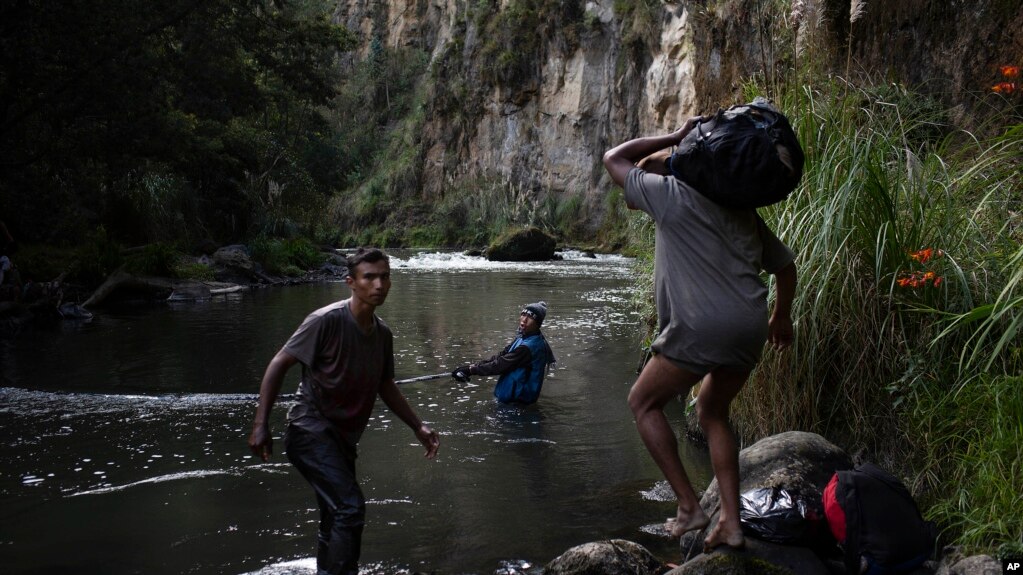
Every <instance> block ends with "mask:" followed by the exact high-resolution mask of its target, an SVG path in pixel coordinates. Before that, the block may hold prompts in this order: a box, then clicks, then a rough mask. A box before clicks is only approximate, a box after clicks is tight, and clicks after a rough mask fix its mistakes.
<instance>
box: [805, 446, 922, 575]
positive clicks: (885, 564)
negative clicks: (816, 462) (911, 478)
mask: <svg viewBox="0 0 1023 575" xmlns="http://www.w3.org/2000/svg"><path fill="white" fill-rule="evenodd" d="M824 514H825V516H826V517H827V520H828V524H829V526H830V527H831V531H832V533H833V534H834V535H835V539H837V540H838V542H839V544H841V545H842V546H843V548H844V550H845V567H846V572H847V573H849V574H850V575H857V574H860V573H867V574H869V575H886V574H893V573H907V572H909V571H912V570H913V569H915V568H917V567H919V566H920V565H921V564H922V563H923V562H924V561H926V560H927V559H929V558H930V557H931V555H932V554H933V553H934V546H935V541H936V540H937V530H936V529H935V526H934V523H932V522H930V521H924V519H923V517H922V516H921V515H920V510H919V509H918V508H917V506H916V502H915V501H913V496H912V495H910V493H909V490H908V489H906V486H905V485H903V484H902V482H901V481H899V480H898V479H897V478H896V477H895V476H893V475H891V474H890V473H888V472H886V471H884V470H882V469H880V468H879V467H877V466H875V465H873V464H871V463H863V464H861V465H858V466H856V468H855V469H849V470H846V471H839V472H837V473H836V474H835V475H834V476H833V477H832V478H831V482H830V483H828V486H827V487H826V488H825V489H824Z"/></svg>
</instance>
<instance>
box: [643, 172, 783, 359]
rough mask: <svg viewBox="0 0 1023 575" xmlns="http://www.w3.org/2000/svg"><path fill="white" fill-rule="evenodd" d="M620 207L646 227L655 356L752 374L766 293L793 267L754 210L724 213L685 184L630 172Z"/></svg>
mask: <svg viewBox="0 0 1023 575" xmlns="http://www.w3.org/2000/svg"><path fill="white" fill-rule="evenodd" d="M625 200H626V202H627V203H628V204H629V207H630V208H635V209H640V210H642V211H644V212H646V213H648V214H650V216H651V217H652V218H653V219H654V222H655V223H656V235H655V245H654V287H655V298H656V304H657V316H658V323H659V328H660V330H659V333H658V336H657V339H656V340H655V341H654V343H653V344H652V345H651V349H653V350H654V351H655V352H657V353H663V354H664V355H666V356H667V357H670V358H673V359H676V360H679V361H682V362H685V363H688V364H691V365H695V366H701V367H703V368H706V369H708V370H709V369H713V368H715V367H719V366H723V367H735V368H752V367H753V366H754V365H756V362H757V361H758V360H759V358H760V354H761V352H762V350H763V346H764V343H765V342H766V341H767V319H768V314H767V285H766V284H765V283H764V280H763V279H761V277H760V272H761V270H764V271H766V272H768V273H774V272H777V271H778V270H780V269H782V268H783V267H785V266H787V265H788V264H789V263H791V262H792V261H793V260H794V259H795V254H794V253H793V252H792V250H791V249H789V248H788V246H786V245H785V244H784V243H782V242H781V241H780V240H779V239H778V238H777V236H775V235H774V233H773V232H771V230H770V229H768V227H767V225H766V224H765V223H764V221H763V219H761V218H760V216H759V215H758V214H757V212H756V210H732V209H728V208H724V207H722V206H719V205H717V204H715V203H714V202H712V201H710V200H708V199H707V198H705V197H703V196H702V195H700V193H699V192H697V191H696V190H694V189H693V188H692V187H690V186H689V185H688V184H686V183H685V182H681V181H679V180H677V179H675V178H674V177H671V176H660V175H656V174H650V173H647V172H644V171H643V170H641V169H639V168H634V169H632V170H631V171H630V172H629V174H628V176H627V177H626V181H625Z"/></svg>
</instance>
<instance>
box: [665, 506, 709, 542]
mask: <svg viewBox="0 0 1023 575" xmlns="http://www.w3.org/2000/svg"><path fill="white" fill-rule="evenodd" d="M708 524H710V517H707V514H706V513H704V512H703V509H700V510H699V511H697V512H696V513H692V514H685V513H682V510H681V509H679V510H678V515H677V516H676V517H669V518H668V521H667V523H665V524H664V529H665V530H666V531H667V532H668V534H669V535H670V536H671V538H672V539H677V538H679V537H682V536H683V535H684V534H686V533H688V532H690V531H694V530H696V529H703V528H704V527H706V526H707V525H708Z"/></svg>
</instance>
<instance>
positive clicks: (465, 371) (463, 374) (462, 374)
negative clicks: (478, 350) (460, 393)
mask: <svg viewBox="0 0 1023 575" xmlns="http://www.w3.org/2000/svg"><path fill="white" fill-rule="evenodd" d="M451 377H453V378H455V381H459V382H461V383H469V366H468V365H460V366H458V367H456V368H455V370H454V371H452V372H451Z"/></svg>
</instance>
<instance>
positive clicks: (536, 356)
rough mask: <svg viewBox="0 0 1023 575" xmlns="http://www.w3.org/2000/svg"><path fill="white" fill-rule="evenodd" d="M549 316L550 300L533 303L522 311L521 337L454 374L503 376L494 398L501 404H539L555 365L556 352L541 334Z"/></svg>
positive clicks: (463, 378)
mask: <svg viewBox="0 0 1023 575" xmlns="http://www.w3.org/2000/svg"><path fill="white" fill-rule="evenodd" d="M545 317H547V303H546V302H543V301H539V302H536V303H531V304H529V305H527V306H526V307H524V308H523V309H522V312H521V313H519V326H518V336H517V337H516V338H515V339H514V340H513V341H512V342H511V343H510V344H508V347H506V348H504V350H503V351H502V352H501V353H499V354H497V355H495V356H493V357H491V358H490V359H488V360H486V361H481V362H479V363H474V364H471V365H463V366H460V367H456V368H455V370H454V371H452V372H451V377H453V378H455V379H456V380H458V381H462V382H466V381H469V376H470V375H500V376H501V377H500V378H498V380H497V386H496V387H494V397H496V398H497V400H498V401H500V402H501V403H523V404H527V405H528V404H530V403H536V400H537V399H539V398H540V388H541V387H543V380H544V376H546V375H547V369H548V366H550V365H551V364H553V363H554V362H555V361H556V360H555V359H554V352H553V351H551V346H550V345H549V344H548V343H547V339H546V338H545V337H544V336H543V334H542V333H540V326H541V325H543V320H544V318H545Z"/></svg>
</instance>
